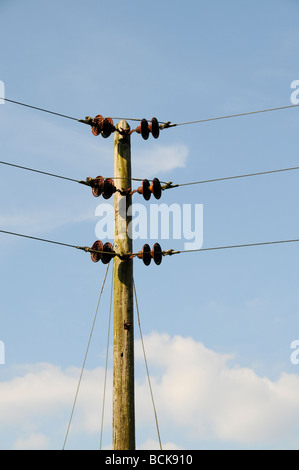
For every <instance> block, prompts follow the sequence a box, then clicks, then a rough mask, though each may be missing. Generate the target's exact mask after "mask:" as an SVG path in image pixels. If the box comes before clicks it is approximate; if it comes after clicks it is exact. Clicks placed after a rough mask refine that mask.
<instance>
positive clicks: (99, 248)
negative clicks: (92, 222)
mask: <svg viewBox="0 0 299 470" xmlns="http://www.w3.org/2000/svg"><path fill="white" fill-rule="evenodd" d="M91 249H92V250H95V251H103V243H102V242H101V240H97V241H96V242H94V244H93V245H92V247H91ZM90 257H91V261H93V262H94V263H97V262H98V261H100V260H101V259H102V253H90Z"/></svg>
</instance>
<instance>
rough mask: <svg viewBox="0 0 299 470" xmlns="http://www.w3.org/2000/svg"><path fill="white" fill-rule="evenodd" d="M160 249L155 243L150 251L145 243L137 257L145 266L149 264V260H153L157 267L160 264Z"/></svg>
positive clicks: (161, 254)
mask: <svg viewBox="0 0 299 470" xmlns="http://www.w3.org/2000/svg"><path fill="white" fill-rule="evenodd" d="M162 256H163V253H162V249H161V246H160V245H159V243H155V244H154V246H153V249H152V250H151V249H150V246H149V245H148V244H147V243H146V244H145V245H143V247H142V251H139V253H138V255H137V257H138V258H139V259H142V261H143V262H144V264H145V265H146V266H149V265H150V264H151V260H152V259H153V260H154V262H155V263H156V264H157V265H159V264H161V262H162Z"/></svg>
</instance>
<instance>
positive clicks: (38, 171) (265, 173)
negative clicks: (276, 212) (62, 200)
mask: <svg viewBox="0 0 299 470" xmlns="http://www.w3.org/2000/svg"><path fill="white" fill-rule="evenodd" d="M0 164H1V165H7V166H11V167H14V168H19V169H22V170H27V171H32V172H34V173H40V174H42V175H47V176H52V177H54V178H60V179H63V180H67V181H73V182H75V183H80V184H84V185H88V183H87V182H86V181H82V180H77V179H74V178H69V177H66V176H62V175H57V174H55V173H49V172H47V171H42V170H37V169H35V168H30V167H26V166H22V165H17V164H15V163H9V162H4V161H0ZM294 170H299V166H294V167H289V168H279V169H276V170H266V171H259V172H255V173H246V174H242V175H234V176H225V177H222V178H213V179H208V180H201V181H191V182H189V183H178V184H172V183H166V187H165V188H164V189H172V188H176V187H179V186H191V185H197V184H204V183H214V182H218V181H225V180H231V179H238V178H248V177H250V176H259V175H267V174H271V173H281V172H285V171H294ZM114 179H126V178H121V177H118V178H114ZM131 179H132V180H133V181H143V179H142V178H131ZM161 183H165V182H163V181H161Z"/></svg>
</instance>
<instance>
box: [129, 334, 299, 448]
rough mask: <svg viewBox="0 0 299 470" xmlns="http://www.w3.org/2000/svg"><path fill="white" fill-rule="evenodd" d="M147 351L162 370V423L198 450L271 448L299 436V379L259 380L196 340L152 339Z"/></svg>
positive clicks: (156, 386)
mask: <svg viewBox="0 0 299 470" xmlns="http://www.w3.org/2000/svg"><path fill="white" fill-rule="evenodd" d="M145 347H146V351H147V356H148V361H149V363H152V364H153V365H154V366H159V367H162V368H163V371H162V372H161V373H160V374H159V376H158V377H156V378H155V380H154V381H153V390H154V395H155V397H156V407H157V409H158V413H159V412H160V416H161V418H162V421H163V423H165V422H166V420H168V423H169V425H171V426H172V427H174V426H175V427H178V428H179V429H181V430H182V429H184V430H185V432H186V433H187V434H188V435H189V437H190V439H192V440H194V439H196V438H197V440H198V445H200V440H201V439H206V438H210V439H215V438H216V439H218V440H220V441H232V442H234V441H235V442H238V443H241V444H244V445H254V444H258V443H259V444H261V445H268V444H271V443H273V442H281V440H283V439H285V438H288V436H289V437H291V436H292V435H293V433H295V430H296V426H297V422H298V418H299V376H297V375H292V374H282V375H281V377H280V378H279V380H277V381H271V380H269V379H268V378H266V377H259V376H258V375H257V374H256V373H255V372H254V371H253V370H252V369H249V368H242V367H237V366H235V367H231V366H229V365H228V360H231V359H232V356H229V355H225V354H219V353H215V352H214V351H211V350H209V349H207V348H206V347H205V346H204V345H203V344H201V343H198V342H196V341H194V340H193V339H192V338H182V337H180V336H176V337H174V338H170V337H169V336H168V335H160V334H152V335H150V336H149V337H147V338H145ZM138 351H139V354H141V351H140V348H138V347H137V348H136V352H138ZM145 387H146V385H145V384H144V389H145ZM144 393H145V392H144Z"/></svg>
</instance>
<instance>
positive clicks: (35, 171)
mask: <svg viewBox="0 0 299 470" xmlns="http://www.w3.org/2000/svg"><path fill="white" fill-rule="evenodd" d="M0 164H1V165H7V166H11V167H14V168H19V169H22V170H27V171H32V172H34V173H40V174H42V175H47V176H52V177H54V178H60V179H63V180H68V181H73V182H75V183H80V184H85V185H86V184H87V183H86V181H82V180H77V179H74V178H69V177H67V176H61V175H57V174H55V173H49V172H47V171H42V170H37V169H35V168H30V167H27V166H22V165H17V164H15V163H9V162H4V161H0ZM114 179H125V178H114ZM131 179H132V180H133V181H142V178H131Z"/></svg>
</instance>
